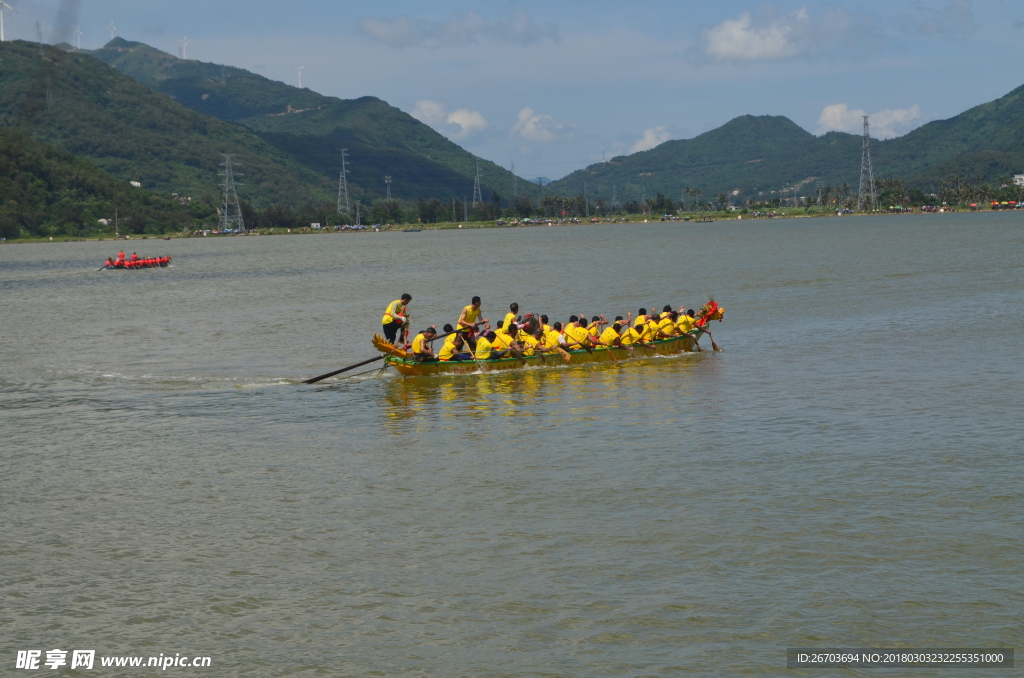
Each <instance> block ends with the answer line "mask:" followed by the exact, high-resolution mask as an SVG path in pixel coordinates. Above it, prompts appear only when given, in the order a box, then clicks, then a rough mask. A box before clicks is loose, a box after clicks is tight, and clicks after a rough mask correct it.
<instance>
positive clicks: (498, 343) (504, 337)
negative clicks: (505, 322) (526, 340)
mask: <svg viewBox="0 0 1024 678" xmlns="http://www.w3.org/2000/svg"><path fill="white" fill-rule="evenodd" d="M492 345H493V346H494V348H496V349H497V350H499V351H504V350H506V349H507V348H508V347H509V346H511V345H512V337H510V336H509V335H508V333H507V332H506V331H505V330H498V331H497V332H495V333H494V343H493V344H492Z"/></svg>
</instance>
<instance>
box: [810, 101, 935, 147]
mask: <svg viewBox="0 0 1024 678" xmlns="http://www.w3.org/2000/svg"><path fill="white" fill-rule="evenodd" d="M865 115H867V113H865V112H864V111H863V110H861V109H851V108H850V107H849V106H847V105H846V104H832V105H831V106H826V107H825V108H824V109H823V110H822V111H821V116H819V117H818V129H817V130H816V131H815V134H825V133H826V132H849V133H850V134H860V133H861V131H863V129H864V116H865ZM920 119H921V107H920V106H918V105H917V104H914V105H913V106H911V107H910V108H887V109H886V110H884V111H878V112H877V113H873V114H872V115H871V116H870V117H869V122H870V123H871V136H872V137H874V138H876V139H891V138H892V137H897V136H900V135H901V134H906V133H907V132H909V131H910V130H911V129H912V128H913V127H914V123H915V122H917V121H918V120H920Z"/></svg>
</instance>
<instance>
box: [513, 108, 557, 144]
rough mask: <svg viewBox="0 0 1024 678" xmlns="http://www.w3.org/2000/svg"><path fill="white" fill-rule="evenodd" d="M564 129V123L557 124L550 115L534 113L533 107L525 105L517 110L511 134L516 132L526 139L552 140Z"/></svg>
mask: <svg viewBox="0 0 1024 678" xmlns="http://www.w3.org/2000/svg"><path fill="white" fill-rule="evenodd" d="M564 129H565V125H559V124H558V123H556V122H555V119H554V118H552V117H551V116H550V115H541V114H539V113H534V111H533V109H532V108H530V107H529V106H527V107H526V108H524V109H523V110H521V111H519V116H518V120H517V122H516V124H515V125H514V126H513V127H512V134H518V135H519V136H521V137H522V138H524V139H526V140H527V141H543V142H548V141H554V140H555V139H557V138H558V136H559V134H560V133H561V132H562V131H563V130H564Z"/></svg>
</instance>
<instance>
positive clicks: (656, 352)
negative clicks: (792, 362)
mask: <svg viewBox="0 0 1024 678" xmlns="http://www.w3.org/2000/svg"><path fill="white" fill-rule="evenodd" d="M724 313H725V309H724V308H722V307H721V306H719V305H718V304H716V303H715V302H714V301H711V302H709V303H708V304H705V305H704V307H703V308H701V312H700V313H699V314H698V318H697V328H696V330H695V332H694V333H693V335H681V336H678V337H672V338H671V339H662V340H660V341H654V342H649V343H645V344H635V345H633V346H629V347H617V346H616V347H611V348H607V347H595V348H592V349H589V350H586V349H576V350H572V351H567V350H561V349H559V350H558V352H557V353H555V352H549V353H544V354H540V355H523V356H521V357H511V356H509V357H504V358H498V359H490V360H462V361H456V360H449V361H438V360H419V359H417V358H416V357H415V356H414V355H413V354H411V353H409V352H407V351H405V350H404V349H402V348H400V347H398V346H395V345H394V344H392V343H391V342H389V341H387V340H386V339H384V338H383V337H381V336H380V335H379V334H375V335H374V337H373V347H374V348H375V349H377V350H378V351H380V352H381V354H382V357H383V358H384V362H385V364H386V365H387V366H389V367H393V368H395V370H397V371H398V372H399V373H400V374H402V375H403V376H406V377H434V376H442V375H449V374H473V373H477V372H492V371H502V370H521V369H525V368H528V367H558V366H572V365H586V364H592V363H612V364H614V363H619V362H622V361H629V360H643V359H645V358H652V357H655V356H673V355H680V354H683V353H692V352H694V351H696V350H697V340H698V339H699V338H700V337H701V336H702V335H704V334H706V333H707V332H706V329H705V328H706V327H707V324H708V323H709V322H710V321H712V320H718V321H719V322H721V320H722V316H723V315H724Z"/></svg>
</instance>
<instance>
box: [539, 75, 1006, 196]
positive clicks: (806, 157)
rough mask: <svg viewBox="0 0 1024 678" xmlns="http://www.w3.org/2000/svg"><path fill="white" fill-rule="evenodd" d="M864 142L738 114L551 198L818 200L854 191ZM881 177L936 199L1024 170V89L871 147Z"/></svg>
mask: <svg viewBox="0 0 1024 678" xmlns="http://www.w3.org/2000/svg"><path fill="white" fill-rule="evenodd" d="M861 146H862V144H861V137H860V136H857V135H852V134H846V133H843V132H830V133H828V134H825V135H823V136H821V137H815V136H814V135H813V134H811V133H810V132H807V131H806V130H804V129H803V128H801V127H800V126H798V125H797V124H796V123H794V122H792V121H791V120H789V119H788V118H785V117H781V116H761V117H754V116H749V115H747V116H742V117H739V118H735V119H733V120H731V121H729V122H728V123H726V124H725V125H723V126H722V127H719V128H718V129H715V130H712V131H710V132H706V133H704V134H701V135H700V136H697V137H694V138H693V139H685V140H673V141H666V142H665V143H663V144H661V145H659V146H657V147H656V148H652V149H651V150H649V151H642V152H640V153H634V154H632V155H629V156H620V157H616V158H612V159H611V160H610V161H609V162H607V163H600V164H596V165H591V166H590V167H587V168H585V169H582V170H578V171H576V172H573V173H572V174H569V175H568V176H566V177H564V178H562V179H560V180H558V181H555V182H553V183H552V184H551V185H550V189H549V190H550V191H551V192H552V193H553V194H555V193H564V194H570V195H571V194H577V193H582V192H583V190H584V182H585V183H586V190H587V193H588V194H589V195H590V196H592V197H600V198H604V199H606V200H608V199H610V198H611V197H612V195H613V187H614V194H615V197H617V198H618V199H619V200H620V201H627V200H639V199H640V197H641V196H642V195H646V196H647V197H653V196H654V195H655V194H656V193H658V192H660V193H663V194H665V195H666V196H667V197H669V198H673V199H679V198H680V197H681V193H682V190H683V188H684V187H687V186H693V187H700V189H701V191H702V195H703V199H704V200H713V199H714V198H715V197H716V196H717V195H718V194H719V193H723V192H724V193H730V192H732V191H739V194H740V195H742V196H743V197H751V196H754V195H758V194H760V193H772V192H778V193H782V194H784V195H791V194H792V192H793V191H794V189H795V190H796V191H797V192H798V193H799V194H800V195H808V194H811V193H813V191H814V185H815V184H816V183H817V182H818V181H821V182H822V183H824V184H827V185H831V186H838V185H840V184H843V183H847V184H849V185H850V186H853V187H854V191H856V186H857V185H858V183H859V179H860V165H861ZM872 161H873V165H874V173H875V177H876V178H881V177H894V178H898V179H903V180H904V181H905V182H906V184H907V186H908V187H914V188H920V189H922V190H925V191H928V192H934V191H936V190H937V188H938V183H939V181H940V180H942V179H944V178H946V177H948V176H950V175H952V174H958V175H961V176H963V177H974V176H981V177H982V179H983V180H984V181H989V182H994V181H995V180H996V179H997V178H998V177H999V176H1003V175H1007V174H1013V173H1019V172H1021V171H1024V87H1019V88H1017V89H1015V90H1014V91H1012V92H1010V93H1009V94H1007V95H1006V96H1004V97H1002V98H1000V99H997V100H996V101H993V102H990V103H987V104H983V105H981V106H977V107H975V108H972V109H970V110H969V111H966V112H965V113H962V114H960V115H958V116H956V117H954V118H950V119H949V120H937V121H934V122H930V123H928V124H926V125H923V126H921V127H919V128H917V129H915V130H914V131H912V132H910V133H909V134H907V135H905V136H902V137H898V138H895V139H889V140H886V141H877V140H876V141H873V142H872Z"/></svg>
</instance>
